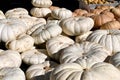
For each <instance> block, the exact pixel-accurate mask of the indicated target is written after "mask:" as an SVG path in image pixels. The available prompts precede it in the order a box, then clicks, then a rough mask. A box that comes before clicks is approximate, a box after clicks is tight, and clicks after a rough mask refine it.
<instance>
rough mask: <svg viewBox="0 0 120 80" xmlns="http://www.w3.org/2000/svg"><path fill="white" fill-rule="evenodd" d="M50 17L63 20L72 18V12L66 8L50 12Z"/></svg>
mask: <svg viewBox="0 0 120 80" xmlns="http://www.w3.org/2000/svg"><path fill="white" fill-rule="evenodd" d="M51 16H52V17H53V18H55V19H65V18H69V17H72V11H71V10H69V9H66V8H58V9H55V10H52V12H51Z"/></svg>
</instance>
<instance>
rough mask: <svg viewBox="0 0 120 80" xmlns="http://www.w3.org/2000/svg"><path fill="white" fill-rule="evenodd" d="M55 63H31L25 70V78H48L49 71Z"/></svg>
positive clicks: (46, 79) (34, 79)
mask: <svg viewBox="0 0 120 80" xmlns="http://www.w3.org/2000/svg"><path fill="white" fill-rule="evenodd" d="M57 65H58V64H57V63H55V62H53V61H46V62H44V63H41V64H35V65H31V66H30V67H29V68H28V69H27V71H26V77H27V80H50V73H51V71H52V70H53V69H54V68H55V67H56V66H57Z"/></svg>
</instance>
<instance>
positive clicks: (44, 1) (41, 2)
mask: <svg viewBox="0 0 120 80" xmlns="http://www.w3.org/2000/svg"><path fill="white" fill-rule="evenodd" d="M31 3H32V5H33V6H35V7H44V8H45V7H46V8H47V7H50V6H51V5H52V1H51V0H32V1H31Z"/></svg>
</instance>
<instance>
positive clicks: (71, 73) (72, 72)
mask: <svg viewBox="0 0 120 80" xmlns="http://www.w3.org/2000/svg"><path fill="white" fill-rule="evenodd" d="M93 61H94V60H93ZM82 65H83V64H80V60H79V61H77V62H76V63H64V64H61V65H59V66H57V67H56V68H55V69H54V70H53V71H52V72H51V75H50V80H106V79H107V80H120V71H119V70H118V69H117V68H116V67H114V66H113V65H112V64H109V63H103V62H100V63H96V64H93V65H91V67H83V66H82Z"/></svg>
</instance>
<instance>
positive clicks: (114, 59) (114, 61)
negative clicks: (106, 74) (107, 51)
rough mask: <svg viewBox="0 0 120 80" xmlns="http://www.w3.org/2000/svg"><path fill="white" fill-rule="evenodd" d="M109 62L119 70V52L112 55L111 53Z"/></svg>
mask: <svg viewBox="0 0 120 80" xmlns="http://www.w3.org/2000/svg"><path fill="white" fill-rule="evenodd" d="M109 62H110V63H111V64H113V65H114V66H115V67H117V68H118V69H119V70H120V52H117V53H115V54H114V55H112V56H111V57H110V60H109Z"/></svg>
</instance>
